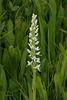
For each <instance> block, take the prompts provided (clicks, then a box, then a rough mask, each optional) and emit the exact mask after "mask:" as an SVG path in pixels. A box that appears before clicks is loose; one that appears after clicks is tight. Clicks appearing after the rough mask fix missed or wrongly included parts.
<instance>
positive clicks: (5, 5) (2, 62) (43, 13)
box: [0, 0, 67, 100]
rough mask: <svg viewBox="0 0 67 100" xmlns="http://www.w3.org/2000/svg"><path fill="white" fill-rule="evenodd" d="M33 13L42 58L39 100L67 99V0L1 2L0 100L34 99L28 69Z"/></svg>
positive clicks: (3, 0) (38, 89)
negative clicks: (37, 29)
mask: <svg viewBox="0 0 67 100" xmlns="http://www.w3.org/2000/svg"><path fill="white" fill-rule="evenodd" d="M33 13H34V14H37V19H38V25H39V36H38V38H39V41H40V44H39V46H40V49H41V55H42V56H41V67H40V70H41V71H40V72H38V71H37V77H36V88H37V91H36V100H67V0H0V100H33V99H32V78H33V74H32V70H31V67H26V65H27V60H29V58H28V54H27V51H26V49H27V48H28V46H27V43H28V34H29V27H30V25H31V16H32V14H33Z"/></svg>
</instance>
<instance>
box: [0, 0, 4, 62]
mask: <svg viewBox="0 0 67 100" xmlns="http://www.w3.org/2000/svg"><path fill="white" fill-rule="evenodd" d="M2 2H3V1H2V0H0V63H1V14H2Z"/></svg>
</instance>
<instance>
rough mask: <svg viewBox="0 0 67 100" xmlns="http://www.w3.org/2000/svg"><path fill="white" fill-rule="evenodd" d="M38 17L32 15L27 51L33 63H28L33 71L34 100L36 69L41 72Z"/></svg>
mask: <svg viewBox="0 0 67 100" xmlns="http://www.w3.org/2000/svg"><path fill="white" fill-rule="evenodd" d="M36 17H37V15H35V14H33V15H32V20H31V27H30V33H29V43H28V46H29V49H27V52H28V53H29V57H30V58H31V61H27V62H28V65H27V66H30V65H31V67H32V71H33V83H32V89H33V100H36V86H35V80H36V69H37V70H39V71H40V58H39V57H38V56H40V48H39V46H38V44H39V41H38V29H39V28H38V25H37V19H36Z"/></svg>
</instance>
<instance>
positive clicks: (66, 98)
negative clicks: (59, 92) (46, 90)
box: [64, 91, 67, 100]
mask: <svg viewBox="0 0 67 100" xmlns="http://www.w3.org/2000/svg"><path fill="white" fill-rule="evenodd" d="M64 100H67V91H66V92H64Z"/></svg>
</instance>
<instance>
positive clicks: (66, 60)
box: [61, 50, 67, 79]
mask: <svg viewBox="0 0 67 100" xmlns="http://www.w3.org/2000/svg"><path fill="white" fill-rule="evenodd" d="M66 65H67V50H66V51H65V55H64V59H63V62H62V68H61V77H62V79H64V73H65V68H66Z"/></svg>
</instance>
